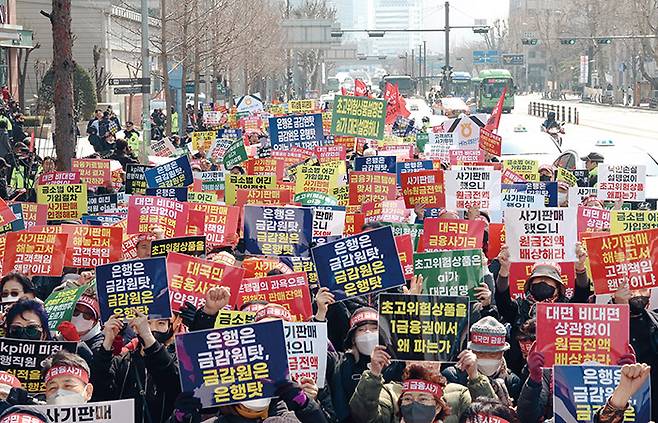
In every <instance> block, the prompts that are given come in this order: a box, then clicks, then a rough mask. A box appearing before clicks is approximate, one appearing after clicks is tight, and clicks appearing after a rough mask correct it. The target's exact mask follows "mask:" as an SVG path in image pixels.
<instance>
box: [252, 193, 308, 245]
mask: <svg viewBox="0 0 658 423" xmlns="http://www.w3.org/2000/svg"><path fill="white" fill-rule="evenodd" d="M312 237H313V213H312V210H311V209H310V208H305V207H267V206H251V205H250V206H245V207H244V239H245V248H246V250H247V252H249V253H251V254H260V255H277V256H305V255H308V250H309V247H310V244H311V239H312Z"/></svg>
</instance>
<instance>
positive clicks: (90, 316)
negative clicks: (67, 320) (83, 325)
mask: <svg viewBox="0 0 658 423" xmlns="http://www.w3.org/2000/svg"><path fill="white" fill-rule="evenodd" d="M81 314H82V318H83V319H85V320H94V315H93V314H91V313H88V312H86V311H80V310H74V311H73V315H74V316H79V315H81Z"/></svg>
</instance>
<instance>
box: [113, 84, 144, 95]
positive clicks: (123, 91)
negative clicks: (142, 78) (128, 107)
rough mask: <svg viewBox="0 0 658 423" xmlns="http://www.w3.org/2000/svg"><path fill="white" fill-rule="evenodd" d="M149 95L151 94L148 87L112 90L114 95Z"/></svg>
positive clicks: (138, 86) (139, 86) (140, 86)
mask: <svg viewBox="0 0 658 423" xmlns="http://www.w3.org/2000/svg"><path fill="white" fill-rule="evenodd" d="M150 93H151V86H150V85H137V86H134V87H117V88H115V89H114V94H116V95H127V94H150Z"/></svg>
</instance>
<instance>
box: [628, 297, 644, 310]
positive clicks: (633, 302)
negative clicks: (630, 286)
mask: <svg viewBox="0 0 658 423" xmlns="http://www.w3.org/2000/svg"><path fill="white" fill-rule="evenodd" d="M648 305H649V297H644V296H642V297H633V298H631V299H630V300H628V306H629V308H630V312H631V314H634V315H637V314H642V311H644V309H646V308H647V306H648Z"/></svg>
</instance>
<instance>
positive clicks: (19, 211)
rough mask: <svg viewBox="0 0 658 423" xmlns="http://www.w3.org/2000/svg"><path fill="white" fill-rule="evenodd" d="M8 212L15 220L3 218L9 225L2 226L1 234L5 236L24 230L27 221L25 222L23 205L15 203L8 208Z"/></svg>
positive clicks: (0, 228) (0, 227)
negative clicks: (8, 233) (5, 234)
mask: <svg viewBox="0 0 658 423" xmlns="http://www.w3.org/2000/svg"><path fill="white" fill-rule="evenodd" d="M7 210H9V212H11V214H12V216H13V218H11V220H7V218H3V219H4V220H7V223H5V224H3V225H2V226H0V234H4V233H7V232H18V231H22V230H24V229H25V221H24V220H23V205H22V204H20V203H15V204H12V205H11V206H8V207H7ZM5 214H7V211H5Z"/></svg>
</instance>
